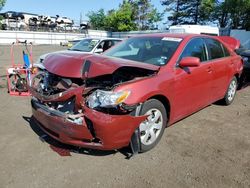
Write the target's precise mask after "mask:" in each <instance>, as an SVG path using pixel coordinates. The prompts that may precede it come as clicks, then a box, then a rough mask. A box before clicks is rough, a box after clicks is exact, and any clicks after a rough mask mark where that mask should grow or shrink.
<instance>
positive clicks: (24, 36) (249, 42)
mask: <svg viewBox="0 0 250 188" xmlns="http://www.w3.org/2000/svg"><path fill="white" fill-rule="evenodd" d="M167 32H169V31H167V30H163V31H162V30H155V31H130V32H108V31H99V30H87V31H86V33H80V34H79V33H55V32H34V31H1V30H0V44H11V43H12V42H15V41H16V40H21V41H22V40H27V41H28V42H32V43H34V44H61V43H65V42H67V41H68V40H72V39H76V38H84V37H113V38H128V37H131V36H135V35H140V34H148V33H167ZM231 36H232V37H235V38H237V39H239V40H240V41H241V44H242V45H243V46H244V47H246V48H248V49H250V31H245V30H231Z"/></svg>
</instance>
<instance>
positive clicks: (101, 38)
mask: <svg viewBox="0 0 250 188" xmlns="http://www.w3.org/2000/svg"><path fill="white" fill-rule="evenodd" d="M83 39H93V40H123V39H121V38H104V37H87V38H83ZM83 39H81V40H83Z"/></svg>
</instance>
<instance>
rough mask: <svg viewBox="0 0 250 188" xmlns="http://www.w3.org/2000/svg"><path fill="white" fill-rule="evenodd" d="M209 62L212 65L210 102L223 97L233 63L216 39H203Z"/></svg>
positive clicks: (224, 48)
mask: <svg viewBox="0 0 250 188" xmlns="http://www.w3.org/2000/svg"><path fill="white" fill-rule="evenodd" d="M205 42H206V45H207V49H208V57H209V62H212V63H213V82H212V87H211V91H212V92H211V93H212V96H211V97H212V102H214V101H217V100H218V99H220V98H222V97H224V95H225V92H226V90H227V87H228V84H229V81H230V79H231V78H230V75H231V74H230V72H231V71H232V70H231V69H232V66H233V63H232V62H231V58H230V53H229V52H228V50H227V49H226V47H225V46H224V45H223V44H222V43H221V42H219V41H218V40H216V39H213V38H206V39H205Z"/></svg>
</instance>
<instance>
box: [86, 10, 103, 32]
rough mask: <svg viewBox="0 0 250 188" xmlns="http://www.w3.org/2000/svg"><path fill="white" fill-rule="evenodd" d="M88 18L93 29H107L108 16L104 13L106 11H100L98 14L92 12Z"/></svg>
mask: <svg viewBox="0 0 250 188" xmlns="http://www.w3.org/2000/svg"><path fill="white" fill-rule="evenodd" d="M87 17H88V18H89V23H90V25H91V28H92V29H97V30H102V29H105V19H106V14H105V12H104V9H100V10H98V11H97V12H94V11H90V12H89V13H88V14H87Z"/></svg>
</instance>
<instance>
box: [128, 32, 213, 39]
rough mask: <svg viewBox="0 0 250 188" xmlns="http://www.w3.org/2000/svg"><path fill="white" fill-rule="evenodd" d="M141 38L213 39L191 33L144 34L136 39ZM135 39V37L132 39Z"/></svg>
mask: <svg viewBox="0 0 250 188" xmlns="http://www.w3.org/2000/svg"><path fill="white" fill-rule="evenodd" d="M140 37H173V38H181V39H185V38H193V37H212V38H213V36H210V35H202V34H190V33H154V34H143V35H137V36H135V38H140ZM131 38H134V37H131Z"/></svg>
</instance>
